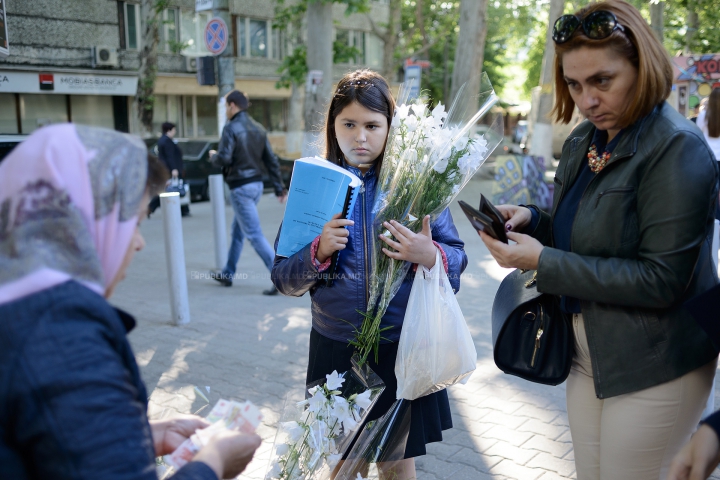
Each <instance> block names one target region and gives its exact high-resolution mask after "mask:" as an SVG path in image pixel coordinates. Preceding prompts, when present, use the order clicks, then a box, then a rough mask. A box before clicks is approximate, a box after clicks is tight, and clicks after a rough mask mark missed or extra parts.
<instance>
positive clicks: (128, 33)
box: [125, 3, 140, 50]
mask: <svg viewBox="0 0 720 480" xmlns="http://www.w3.org/2000/svg"><path fill="white" fill-rule="evenodd" d="M125 45H126V47H127V49H128V50H139V49H140V5H135V4H133V3H126V4H125Z"/></svg>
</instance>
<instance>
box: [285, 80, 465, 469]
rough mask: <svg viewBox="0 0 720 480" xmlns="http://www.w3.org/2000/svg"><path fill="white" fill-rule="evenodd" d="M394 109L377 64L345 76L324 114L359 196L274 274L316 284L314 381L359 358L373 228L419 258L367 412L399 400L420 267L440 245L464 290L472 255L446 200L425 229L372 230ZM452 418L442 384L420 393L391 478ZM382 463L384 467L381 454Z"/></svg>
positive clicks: (333, 158)
mask: <svg viewBox="0 0 720 480" xmlns="http://www.w3.org/2000/svg"><path fill="white" fill-rule="evenodd" d="M394 110H395V102H394V100H393V98H392V95H391V93H390V88H389V86H388V84H387V82H386V81H385V79H384V78H383V77H381V76H380V75H378V74H377V73H375V72H372V71H370V70H357V71H355V72H352V73H349V74H346V75H345V76H344V77H343V78H342V79H341V80H340V82H339V83H338V85H337V89H336V91H335V94H334V95H333V97H332V101H331V103H330V107H329V109H328V113H327V116H326V119H327V120H326V124H325V137H326V138H325V142H326V143H325V144H326V149H325V158H326V159H327V160H328V161H330V162H333V163H335V164H337V165H339V166H342V167H343V168H346V169H348V170H349V171H351V172H353V173H354V174H355V175H357V176H358V177H360V178H361V179H362V181H363V185H362V187H360V192H359V194H358V195H359V198H358V199H357V201H356V202H355V206H354V209H353V211H352V212H351V214H350V216H349V219H342V218H340V216H341V215H340V213H338V214H336V215H335V216H334V217H333V219H332V220H330V221H329V222H328V223H326V224H325V226H324V228H323V231H322V234H321V235H319V236H318V237H317V238H316V239H315V240H314V241H313V242H311V243H310V244H308V245H307V246H306V247H305V248H303V249H302V250H300V251H298V252H297V253H296V254H294V255H293V256H291V257H289V258H284V257H277V256H276V257H275V263H274V266H273V269H272V280H273V283H274V284H275V286H276V287H277V288H278V290H279V291H280V292H281V293H283V294H285V295H293V296H298V297H299V296H302V295H304V294H305V293H306V292H308V291H309V292H310V296H311V299H312V332H311V334H310V351H309V361H308V370H307V383H311V382H313V381H317V380H320V379H324V378H325V376H326V375H327V374H330V373H331V372H333V371H334V370H337V371H339V372H342V371H347V370H350V369H351V368H352V365H351V361H350V359H351V357H352V355H353V353H354V349H353V348H352V346H351V345H350V341H351V340H352V339H353V337H354V336H355V334H356V331H357V330H359V329H360V326H361V324H362V321H363V312H365V311H366V310H367V305H368V302H369V296H370V293H369V289H370V288H369V281H370V274H371V273H372V272H371V263H372V257H371V256H372V251H373V241H377V240H376V239H374V238H373V235H376V236H377V239H379V240H380V241H382V242H384V243H385V246H384V247H385V248H383V252H384V253H385V254H386V255H387V256H388V257H391V258H394V259H396V260H403V261H407V262H411V263H412V264H416V268H412V269H410V271H409V273H408V275H407V277H406V278H405V279H404V281H403V283H402V286H401V287H400V290H399V291H398V293H397V294H396V295H395V297H394V298H393V299H392V301H391V302H390V305H389V307H388V309H387V312H386V313H385V315H384V316H383V318H382V323H381V328H383V329H385V328H386V330H384V331H383V333H382V335H383V340H382V342H381V345H380V347H379V351H378V356H377V359H376V357H374V356H373V355H370V356H369V357H368V364H369V366H370V368H372V369H373V370H374V371H375V372H376V373H377V374H378V375H379V376H380V378H381V379H382V380H383V381H384V382H385V385H386V389H385V391H384V392H383V394H382V396H381V397H380V399H379V400H378V402H377V403H376V405H375V406H374V407H373V409H372V411H371V412H370V413H369V415H368V421H370V420H375V419H378V418H380V417H381V416H382V415H383V414H385V413H386V412H387V411H388V409H389V408H390V406H391V405H392V404H393V402H394V401H395V393H396V390H397V379H396V377H395V371H394V369H395V358H396V355H397V350H398V344H397V342H398V340H399V338H400V332H401V329H402V323H403V318H404V316H405V310H406V308H407V302H408V297H409V295H410V290H411V287H412V280H413V277H414V275H415V272H416V271H418V270H419V272H418V273H422V272H423V269H429V268H432V267H433V266H434V264H435V258H436V252H437V250H439V251H440V253H441V255H442V261H443V266H444V268H445V271H446V272H447V274H448V277H449V279H450V282H451V284H452V286H453V290H454V291H455V292H457V290H458V289H459V288H460V274H461V273H462V272H463V270H464V269H465V266H466V265H467V256H466V255H465V251H464V249H463V247H464V243H463V242H462V240H460V238H459V237H458V232H457V230H456V228H455V225H454V224H453V220H452V217H451V215H450V212H449V210H445V211H444V212H443V213H441V214H440V215H439V216H438V218H437V220H436V221H435V222H433V223H432V224H431V223H430V217H429V216H427V217H425V218H424V219H423V224H422V229H421V231H420V232H418V233H415V232H413V231H411V230H409V229H407V228H405V227H404V226H402V225H401V224H400V223H398V222H396V221H390V222H385V223H384V224H383V225H382V226H383V228H385V229H387V230H388V231H389V232H390V233H391V234H392V238H389V237H387V236H384V235H379V232H376V231H374V230H373V219H374V215H373V212H372V206H373V202H374V198H375V192H376V187H377V179H378V174H379V172H380V170H381V168H382V160H383V155H384V151H385V145H386V141H387V138H388V133H389V129H390V124H391V122H392V119H393V114H394ZM398 220H400V219H398ZM281 228H282V227H281ZM278 238H279V234H278ZM276 246H277V241H276ZM336 251H340V255H339V260H338V263H337V270H336V273H335V276H334V279H333V282H332V284H331V285H330V286H328V285H326V282H325V281H324V279H323V275H322V273H323V272H324V271H326V270H327V269H328V267H329V266H330V261H331V258H332V255H333V253H334V252H336ZM449 428H452V418H451V415H450V405H449V401H448V395H447V392H446V391H445V390H441V391H439V392H436V393H433V394H430V395H427V396H425V397H421V398H419V399H417V400H413V401H412V403H411V425H410V433H409V436H408V440H407V445H406V448H405V459H406V460H404V461H402V462H400V465H397V464H394V465H393V467H394V468H393V478H396V479H397V480H403V479H411V478H415V477H416V475H415V464H414V461H413V457H416V456H420V455H424V454H425V445H426V444H427V443H430V442H437V441H441V440H442V431H443V430H447V429H449ZM380 467H381V469H382V464H381V465H380Z"/></svg>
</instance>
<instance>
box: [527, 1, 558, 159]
mask: <svg viewBox="0 0 720 480" xmlns="http://www.w3.org/2000/svg"><path fill="white" fill-rule="evenodd" d="M564 9H565V0H550V13H549V19H550V22H549V26H548V30H547V33H546V35H545V53H544V55H543V64H542V74H541V75H540V96H539V100H538V102H537V105H533V109H534V110H535V109H536V110H537V114H535V115H534V117H535V122H534V125H533V134H532V139H531V142H530V153H531V154H532V155H535V156H539V157H543V159H544V160H545V166H547V167H549V166H550V165H551V164H552V158H553V151H552V137H553V132H552V120H551V119H550V118H549V115H550V111H551V110H552V107H553V90H554V89H553V84H552V82H553V68H554V63H555V43H554V41H553V39H552V30H553V25H554V24H555V20H557V18H558V17H559V16H560V15H562V14H563V10H564ZM536 107H537V108H536Z"/></svg>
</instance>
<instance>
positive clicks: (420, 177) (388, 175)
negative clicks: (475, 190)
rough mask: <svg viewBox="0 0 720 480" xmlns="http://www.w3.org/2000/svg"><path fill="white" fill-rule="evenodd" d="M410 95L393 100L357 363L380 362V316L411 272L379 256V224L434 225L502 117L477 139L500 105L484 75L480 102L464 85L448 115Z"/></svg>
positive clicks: (498, 133) (496, 139)
mask: <svg viewBox="0 0 720 480" xmlns="http://www.w3.org/2000/svg"><path fill="white" fill-rule="evenodd" d="M408 92H409V88H402V89H401V92H400V95H399V96H398V104H399V106H398V107H397V108H396V110H395V116H394V117H393V120H392V124H391V130H390V134H389V136H388V141H387V148H386V149H385V156H384V158H383V166H382V169H381V171H380V174H379V179H378V187H377V190H376V193H375V203H374V205H373V213H374V216H375V219H374V223H373V228H374V232H375V235H373V236H372V239H373V254H372V273H371V277H370V301H369V304H368V307H367V310H366V311H365V312H361V313H362V314H363V316H364V320H363V323H362V325H361V327H360V329H358V330H357V331H356V332H355V338H354V339H353V340H352V341H351V344H352V345H353V346H354V347H355V348H356V349H357V350H358V351H359V353H360V361H361V362H364V361H365V360H366V359H367V356H368V355H369V354H370V352H371V351H372V352H374V353H375V359H376V361H377V351H378V350H377V349H378V346H379V344H380V338H381V335H382V332H383V330H384V329H382V328H380V323H381V320H382V317H383V315H384V314H385V311H386V310H387V307H388V305H389V304H390V301H391V300H392V298H393V297H394V296H395V294H396V293H397V291H398V289H399V288H400V285H401V283H402V281H403V280H404V278H405V276H406V275H407V272H408V269H409V268H410V264H409V263H408V262H404V261H399V260H393V259H391V258H390V257H388V256H387V255H385V254H384V253H383V252H382V248H383V247H385V248H389V247H387V245H386V244H385V243H383V242H380V241H379V240H377V235H385V236H388V237H390V236H391V235H390V233H389V232H388V231H387V230H386V229H385V228H384V227H383V226H382V224H383V222H385V221H389V220H396V221H398V222H400V223H402V224H403V225H405V226H406V227H408V228H409V229H410V230H412V231H414V232H417V231H420V230H421V228H422V219H423V217H424V216H425V215H430V217H431V218H430V220H431V221H434V220H435V219H436V218H437V216H438V215H440V214H441V213H442V212H443V210H445V209H446V208H447V207H448V206H449V205H450V203H451V202H452V201H453V199H455V197H456V196H457V194H458V193H459V192H460V190H462V188H463V187H464V186H465V185H466V184H467V182H468V181H469V180H470V179H471V178H472V176H473V175H474V174H475V172H477V170H478V169H479V168H480V166H481V165H482V164H483V163H484V162H485V160H486V159H487V158H488V156H490V153H491V152H492V151H493V150H494V149H495V148H496V147H497V146H498V145H499V144H500V142H501V141H502V138H503V126H502V116H501V115H500V114H496V116H495V119H494V121H493V122H492V124H491V125H490V126H489V128H487V130H485V131H484V132H483V133H482V134H480V133H479V132H477V131H476V130H478V128H477V124H478V122H479V121H480V120H481V119H482V118H483V117H485V116H486V115H487V114H488V113H489V112H490V109H491V108H492V106H493V105H495V103H497V101H498V100H499V99H498V97H497V96H496V95H495V91H494V90H493V87H492V85H491V84H490V80H489V79H488V77H487V75H486V74H485V73H483V74H482V75H481V76H480V95H479V97H478V95H476V94H472V93H471V92H470V91H469V90H468V89H467V88H466V85H463V86H462V87H461V88H460V91H459V92H458V95H457V96H456V98H455V99H454V101H453V104H452V107H451V108H450V110H449V111H447V112H446V111H445V108H444V106H443V105H442V104H438V105H437V106H436V107H435V108H434V109H432V110H430V109H429V108H428V106H427V104H426V103H425V102H424V101H422V100H418V101H417V102H415V103H413V104H407V101H406V99H407V95H408ZM478 106H479V108H478Z"/></svg>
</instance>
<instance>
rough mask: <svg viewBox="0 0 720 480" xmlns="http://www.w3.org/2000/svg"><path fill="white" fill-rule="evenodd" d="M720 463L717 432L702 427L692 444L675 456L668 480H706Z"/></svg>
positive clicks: (719, 446)
mask: <svg viewBox="0 0 720 480" xmlns="http://www.w3.org/2000/svg"><path fill="white" fill-rule="evenodd" d="M718 463H720V443H719V442H718V437H717V434H716V433H715V430H713V429H712V428H710V427H708V426H707V425H701V426H700V428H698V430H697V432H695V434H694V435H693V436H692V439H690V442H689V443H688V444H687V445H685V446H684V447H683V449H682V450H680V453H678V454H677V455H675V458H673V461H672V463H671V464H670V472H669V473H668V477H667V478H668V480H705V479H706V478H708V477H709V476H710V474H711V473H712V472H713V470H715V467H716V466H717V465H718Z"/></svg>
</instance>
